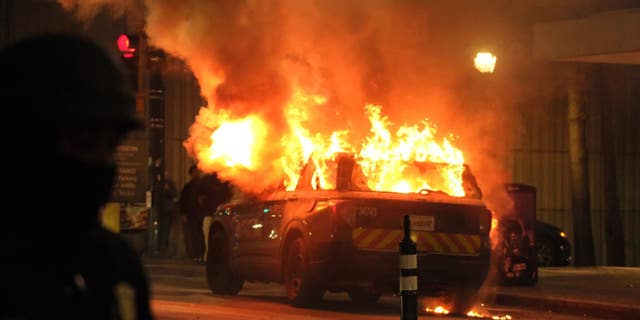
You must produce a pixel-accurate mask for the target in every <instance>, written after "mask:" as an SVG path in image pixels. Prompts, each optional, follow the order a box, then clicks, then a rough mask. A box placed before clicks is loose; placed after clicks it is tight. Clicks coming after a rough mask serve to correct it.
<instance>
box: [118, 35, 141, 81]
mask: <svg viewBox="0 0 640 320" xmlns="http://www.w3.org/2000/svg"><path fill="white" fill-rule="evenodd" d="M117 45H118V50H119V51H120V58H121V59H122V62H123V64H124V66H125V67H126V69H127V73H128V76H129V82H130V84H131V87H132V89H133V90H134V91H135V92H138V89H139V86H138V83H139V80H138V78H139V75H140V38H139V36H138V35H136V34H121V35H120V36H119V37H118V40H117Z"/></svg>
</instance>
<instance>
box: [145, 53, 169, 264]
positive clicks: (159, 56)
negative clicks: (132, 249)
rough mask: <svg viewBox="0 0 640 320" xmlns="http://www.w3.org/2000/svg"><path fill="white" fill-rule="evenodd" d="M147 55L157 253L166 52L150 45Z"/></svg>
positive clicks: (152, 192)
mask: <svg viewBox="0 0 640 320" xmlns="http://www.w3.org/2000/svg"><path fill="white" fill-rule="evenodd" d="M146 57H147V58H148V59H149V60H148V61H146V62H147V63H148V65H147V68H148V71H149V74H148V84H149V91H148V92H149V157H151V190H152V191H151V197H152V199H153V201H152V203H153V205H152V208H151V212H152V216H153V221H152V223H153V224H152V226H153V235H154V237H153V242H152V244H151V249H152V250H153V252H154V253H157V252H158V250H159V244H158V227H159V226H158V215H159V213H158V209H160V208H159V206H158V204H159V200H160V190H161V189H162V183H163V181H164V170H165V160H164V151H165V150H164V149H165V142H164V139H165V137H164V135H165V110H164V109H165V106H164V103H165V101H164V98H165V91H164V84H163V79H162V67H163V64H164V53H163V52H162V51H160V50H158V49H155V48H149V47H147V52H146Z"/></svg>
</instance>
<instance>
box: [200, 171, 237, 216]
mask: <svg viewBox="0 0 640 320" xmlns="http://www.w3.org/2000/svg"><path fill="white" fill-rule="evenodd" d="M201 185H202V186H201V188H200V192H201V193H202V195H203V203H202V205H203V211H204V213H205V215H207V214H211V213H213V212H214V211H215V210H216V208H218V206H219V205H220V204H222V203H224V202H227V201H229V199H231V186H230V185H229V183H228V182H225V181H222V180H220V178H219V177H218V174H216V173H215V172H214V173H209V174H205V175H204V176H203V177H202V182H201Z"/></svg>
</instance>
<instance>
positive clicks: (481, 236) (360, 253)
mask: <svg viewBox="0 0 640 320" xmlns="http://www.w3.org/2000/svg"><path fill="white" fill-rule="evenodd" d="M335 162H336V166H335V169H334V170H336V171H335V172H336V174H335V175H334V177H335V179H336V180H335V189H333V190H314V188H313V187H312V185H313V184H312V180H313V172H314V171H315V166H314V165H313V163H312V162H310V163H309V164H308V165H307V166H306V167H305V169H304V170H303V172H302V175H301V177H300V181H299V183H298V185H297V187H296V190H295V191H276V192H274V193H272V194H269V195H267V196H264V197H260V198H256V199H253V200H248V201H244V202H235V203H228V204H226V205H223V206H221V207H219V208H218V210H217V211H216V212H215V213H214V214H213V217H212V220H211V224H210V233H209V235H208V253H207V262H206V272H207V280H208V284H209V288H210V289H211V290H212V291H213V293H216V294H236V293H238V292H239V291H240V290H241V288H242V286H243V283H244V281H261V282H280V283H284V286H285V291H286V296H287V299H288V300H289V301H290V303H291V304H292V305H294V306H309V305H313V304H314V303H315V302H317V301H319V300H320V299H321V298H322V295H323V294H324V292H325V291H327V290H328V291H331V292H345V291H346V292H347V293H348V294H349V296H350V297H351V299H352V300H353V301H354V302H359V303H374V302H376V301H377V300H378V298H379V297H380V295H381V294H382V293H397V292H398V274H399V266H398V265H399V253H398V243H399V242H400V240H401V238H402V217H403V216H404V215H407V214H408V215H410V217H411V221H412V226H414V227H412V229H413V232H412V238H414V241H416V244H417V250H418V261H417V265H418V272H419V273H418V279H419V280H418V291H419V293H420V294H424V295H438V296H445V297H448V298H450V299H451V301H452V302H454V305H453V307H452V308H453V310H460V311H462V310H464V309H465V308H467V309H468V306H466V305H465V303H466V302H468V297H469V296H471V295H473V294H475V292H476V291H477V290H478V289H479V288H480V286H481V285H482V283H483V282H484V280H485V278H486V276H487V273H488V269H489V263H490V251H491V249H490V242H489V230H490V227H491V212H490V211H489V210H488V209H487V208H486V207H485V205H484V203H483V201H482V199H481V193H480V190H479V189H478V187H477V185H476V183H475V179H474V178H473V176H472V175H471V173H470V171H469V170H468V168H466V167H465V168H466V170H465V174H464V175H463V180H464V183H463V187H464V189H465V193H466V195H465V197H452V196H449V195H447V194H445V193H444V192H441V191H431V190H420V192H419V193H408V194H404V193H394V192H374V191H371V190H368V189H367V187H366V185H364V186H363V184H362V182H361V181H358V178H356V177H359V176H361V171H359V170H361V169H360V167H359V165H358V164H357V162H356V161H355V160H354V158H353V157H349V156H347V155H344V156H340V157H338V158H337V159H336V161H335ZM435 166H437V164H431V168H435ZM420 170H429V169H428V168H426V167H425V168H422V167H421V168H420ZM359 174H360V175H359ZM465 298H467V299H465ZM456 302H457V304H456ZM465 312H466V311H465Z"/></svg>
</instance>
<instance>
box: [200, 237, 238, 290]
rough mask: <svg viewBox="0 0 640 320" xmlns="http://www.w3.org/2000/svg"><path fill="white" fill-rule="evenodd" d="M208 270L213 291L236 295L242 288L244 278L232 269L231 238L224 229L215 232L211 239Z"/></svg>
mask: <svg viewBox="0 0 640 320" xmlns="http://www.w3.org/2000/svg"><path fill="white" fill-rule="evenodd" d="M206 271H207V283H208V284H209V289H211V292H213V293H215V294H229V295H235V294H238V292H240V290H241V289H242V286H243V284H244V280H243V279H242V278H240V277H239V276H238V275H237V274H235V273H234V272H233V271H232V270H231V252H230V248H229V240H228V239H227V236H226V235H225V234H224V232H222V231H217V232H215V233H214V234H213V236H212V237H211V238H210V239H209V250H208V251H207V262H206Z"/></svg>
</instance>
